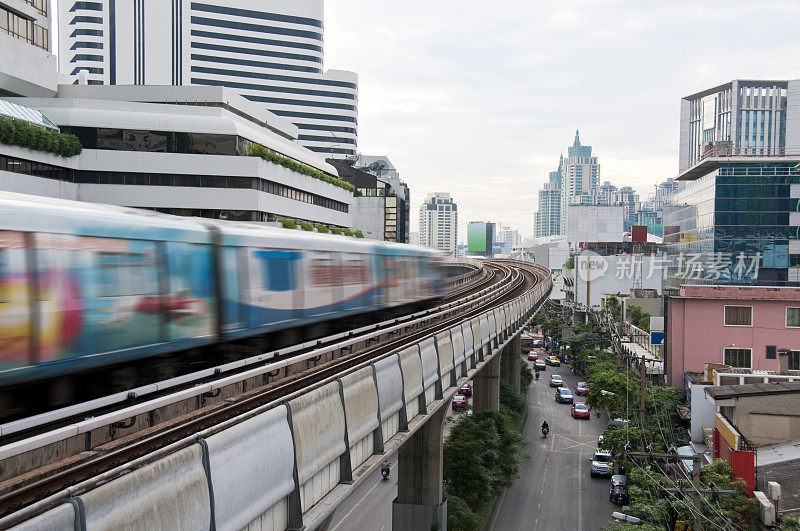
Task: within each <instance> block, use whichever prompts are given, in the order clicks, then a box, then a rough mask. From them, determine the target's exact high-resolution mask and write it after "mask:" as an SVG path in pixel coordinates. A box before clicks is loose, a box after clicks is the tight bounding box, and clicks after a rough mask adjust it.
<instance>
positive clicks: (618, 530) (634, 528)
mask: <svg viewBox="0 0 800 531" xmlns="http://www.w3.org/2000/svg"><path fill="white" fill-rule="evenodd" d="M449 507H450V506H449V505H448V508H449ZM600 529H601V531H662V529H663V527H656V526H654V525H650V524H645V523H642V524H631V523H630V522H616V521H612V522H608V523H607V524H605V525H604V526H603V527H601V528H600Z"/></svg>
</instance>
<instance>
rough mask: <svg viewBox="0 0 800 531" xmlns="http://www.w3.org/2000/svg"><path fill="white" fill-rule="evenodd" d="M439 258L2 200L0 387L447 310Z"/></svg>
mask: <svg viewBox="0 0 800 531" xmlns="http://www.w3.org/2000/svg"><path fill="white" fill-rule="evenodd" d="M438 258H439V257H438V253H437V252H436V251H433V250H431V249H425V248H421V247H414V246H410V245H397V244H387V243H382V242H375V241H368V240H355V239H353V238H348V237H344V236H333V235H323V234H315V233H309V232H303V231H289V230H286V229H281V228H275V227H266V226H263V225H258V224H251V223H235V222H223V221H214V220H205V219H194V218H180V217H174V216H167V215H162V214H157V213H154V212H150V211H146V210H136V209H131V208H125V207H116V206H108V205H96V204H89V203H80V202H74V201H65V200H59V199H51V198H43V197H38V196H27V195H22V194H14V193H8V192H0V387H5V386H7V385H11V384H15V383H20V382H27V381H32V380H42V379H46V378H50V377H54V376H59V375H62V374H68V373H74V372H80V371H85V370H88V369H93V368H96V367H102V366H105V365H110V364H115V363H119V362H124V361H128V360H133V359H139V358H145V357H148V356H155V355H158V354H163V353H169V352H177V351H183V350H186V349H191V348H197V347H205V346H207V345H211V344H213V343H216V342H219V341H231V340H237V339H241V338H248V337H254V336H259V335H262V334H265V333H269V332H274V331H278V330H283V329H287V328H293V327H298V326H304V325H309V324H313V323H318V322H322V321H328V320H335V319H340V318H343V317H347V316H349V315H353V314H363V313H369V312H374V311H378V310H382V309H386V308H392V307H397V306H401V305H406V304H412V303H417V302H421V301H425V300H429V299H433V298H436V297H440V296H441V295H442V294H441V285H442V282H441V276H440V274H439V269H438V267H437V266H436V261H437V260H438Z"/></svg>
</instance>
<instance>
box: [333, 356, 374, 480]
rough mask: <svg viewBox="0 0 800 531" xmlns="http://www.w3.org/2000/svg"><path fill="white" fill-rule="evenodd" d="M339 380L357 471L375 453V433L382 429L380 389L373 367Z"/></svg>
mask: <svg viewBox="0 0 800 531" xmlns="http://www.w3.org/2000/svg"><path fill="white" fill-rule="evenodd" d="M339 381H340V382H341V384H342V395H343V396H344V412H345V418H346V419H347V438H348V441H349V442H350V466H351V467H352V469H353V470H355V469H356V467H358V466H359V465H360V464H361V463H363V462H364V461H366V460H367V458H369V456H370V455H372V452H373V450H374V445H373V437H372V433H373V432H374V431H375V430H376V429H377V428H378V426H380V422H378V415H377V414H376V412H377V411H378V390H377V388H376V387H375V376H374V373H373V369H372V366H369V367H364V368H363V369H359V370H357V371H355V372H353V373H350V374H348V375H345V376H343V377H341V378H340V379H339Z"/></svg>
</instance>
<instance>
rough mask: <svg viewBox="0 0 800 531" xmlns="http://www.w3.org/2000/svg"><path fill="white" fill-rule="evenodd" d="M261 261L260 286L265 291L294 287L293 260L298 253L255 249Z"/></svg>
mask: <svg viewBox="0 0 800 531" xmlns="http://www.w3.org/2000/svg"><path fill="white" fill-rule="evenodd" d="M255 256H256V257H257V258H259V259H260V262H261V281H262V287H263V288H264V289H265V290H266V291H291V290H293V289H295V288H294V261H295V260H297V259H298V258H300V253H298V252H293V251H256V253H255Z"/></svg>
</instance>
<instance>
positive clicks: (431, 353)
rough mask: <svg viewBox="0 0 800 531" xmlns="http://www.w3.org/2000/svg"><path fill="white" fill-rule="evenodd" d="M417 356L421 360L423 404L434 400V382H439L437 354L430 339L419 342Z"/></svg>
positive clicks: (434, 344) (432, 340)
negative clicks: (423, 391) (418, 355)
mask: <svg viewBox="0 0 800 531" xmlns="http://www.w3.org/2000/svg"><path fill="white" fill-rule="evenodd" d="M418 345H419V354H420V358H421V359H422V386H423V387H424V388H425V404H426V405H427V404H430V403H431V402H433V401H434V399H435V398H436V382H437V381H438V380H439V354H438V353H437V352H436V342H435V340H434V339H433V338H432V337H429V338H428V339H425V340H424V341H420V342H419V343H418Z"/></svg>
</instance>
